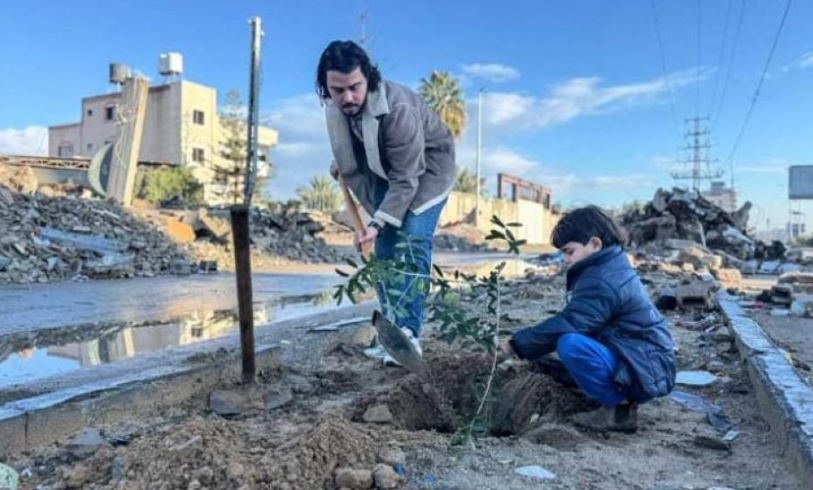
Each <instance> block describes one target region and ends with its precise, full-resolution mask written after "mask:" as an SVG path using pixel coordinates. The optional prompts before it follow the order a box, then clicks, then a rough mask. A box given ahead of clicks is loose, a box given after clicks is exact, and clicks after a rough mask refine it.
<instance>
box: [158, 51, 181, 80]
mask: <svg viewBox="0 0 813 490" xmlns="http://www.w3.org/2000/svg"><path fill="white" fill-rule="evenodd" d="M158 73H160V74H161V75H165V76H166V75H180V74H181V73H183V56H181V53H161V54H160V55H158Z"/></svg>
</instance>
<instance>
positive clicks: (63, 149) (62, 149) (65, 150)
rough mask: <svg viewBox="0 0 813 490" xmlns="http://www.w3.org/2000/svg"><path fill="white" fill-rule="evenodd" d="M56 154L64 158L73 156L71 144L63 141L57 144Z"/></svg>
mask: <svg viewBox="0 0 813 490" xmlns="http://www.w3.org/2000/svg"><path fill="white" fill-rule="evenodd" d="M57 155H59V156H61V157H64V158H70V157H72V156H73V145H72V144H70V143H63V144H61V145H59V148H58V149H57Z"/></svg>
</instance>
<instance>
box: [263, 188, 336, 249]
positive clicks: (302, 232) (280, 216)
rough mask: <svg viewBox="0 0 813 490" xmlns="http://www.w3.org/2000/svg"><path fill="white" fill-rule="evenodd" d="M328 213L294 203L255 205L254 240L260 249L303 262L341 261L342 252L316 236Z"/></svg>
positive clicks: (323, 225) (322, 226) (321, 229)
mask: <svg viewBox="0 0 813 490" xmlns="http://www.w3.org/2000/svg"><path fill="white" fill-rule="evenodd" d="M326 220H329V218H328V217H325V216H323V215H321V214H320V213H312V212H304V211H301V210H300V209H299V207H298V206H297V205H296V204H294V203H287V204H283V203H280V204H276V205H275V206H274V207H273V208H272V209H252V214H251V242H252V243H253V244H254V246H255V247H256V248H257V249H258V251H261V252H267V253H271V254H273V255H277V256H280V257H284V258H287V259H291V260H298V261H302V262H310V263H313V262H339V261H341V260H342V255H341V254H339V253H338V252H337V251H336V250H335V249H333V248H331V247H330V246H329V245H327V244H326V243H325V241H324V240H322V239H321V238H319V237H318V236H316V235H317V234H318V233H320V232H322V231H324V230H325V227H326V225H325V221H326Z"/></svg>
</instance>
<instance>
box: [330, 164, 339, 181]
mask: <svg viewBox="0 0 813 490" xmlns="http://www.w3.org/2000/svg"><path fill="white" fill-rule="evenodd" d="M330 176H331V177H333V180H335V181H338V180H339V165H338V164H336V160H333V161H332V162H330Z"/></svg>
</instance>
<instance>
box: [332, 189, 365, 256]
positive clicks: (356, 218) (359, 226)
mask: <svg viewBox="0 0 813 490" xmlns="http://www.w3.org/2000/svg"><path fill="white" fill-rule="evenodd" d="M338 179H339V187H341V189H342V195H343V196H344V203H345V205H347V209H348V210H349V211H350V215H351V216H352V217H353V228H355V230H356V231H358V232H362V233H364V230H366V229H367V227H366V226H364V222H363V221H362V220H361V214H359V208H358V207H357V206H356V202H355V201H354V200H353V196H352V195H350V190H349V189H348V188H347V184H346V183H345V182H344V178H343V177H342V176H341V174H339V176H338ZM372 245H373V244H372V243H369V242H367V243H365V244H363V245H362V246H361V255H362V257H364V258H365V259H369V258H370V254H372Z"/></svg>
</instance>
